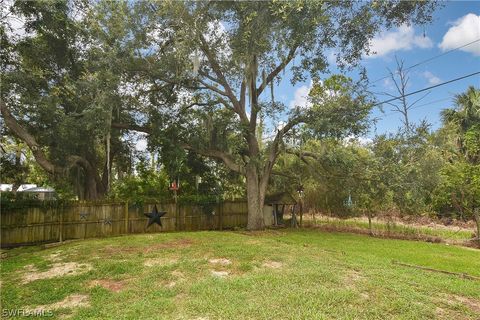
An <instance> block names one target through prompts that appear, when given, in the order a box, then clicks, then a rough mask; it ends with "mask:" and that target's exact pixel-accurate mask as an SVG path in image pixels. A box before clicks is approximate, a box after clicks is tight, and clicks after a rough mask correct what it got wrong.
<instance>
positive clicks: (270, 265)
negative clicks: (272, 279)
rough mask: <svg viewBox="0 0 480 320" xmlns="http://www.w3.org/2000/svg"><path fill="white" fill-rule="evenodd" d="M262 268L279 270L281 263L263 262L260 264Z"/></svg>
mask: <svg viewBox="0 0 480 320" xmlns="http://www.w3.org/2000/svg"><path fill="white" fill-rule="evenodd" d="M262 267H265V268H269V269H281V268H282V267H283V263H281V262H278V261H270V260H269V261H265V262H264V263H263V264H262Z"/></svg>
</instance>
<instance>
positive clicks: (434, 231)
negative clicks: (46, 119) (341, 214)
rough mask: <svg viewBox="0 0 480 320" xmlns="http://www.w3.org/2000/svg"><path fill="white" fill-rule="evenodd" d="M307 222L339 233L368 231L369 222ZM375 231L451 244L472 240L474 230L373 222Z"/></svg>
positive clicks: (329, 219) (327, 219)
mask: <svg viewBox="0 0 480 320" xmlns="http://www.w3.org/2000/svg"><path fill="white" fill-rule="evenodd" d="M307 218H309V219H308V220H307V224H309V225H317V226H327V227H331V228H336V229H338V230H339V231H341V230H342V229H345V228H354V229H359V230H364V231H366V230H368V221H366V220H365V219H366V218H363V219H356V218H350V219H339V218H332V217H325V216H320V217H316V219H315V222H313V221H312V219H311V218H310V217H307ZM372 227H373V231H374V232H376V233H382V234H385V233H387V232H391V233H392V234H396V235H399V236H405V237H409V236H411V237H419V238H421V237H437V238H440V239H443V240H446V241H450V242H464V241H467V240H470V239H471V238H472V234H473V233H474V230H473V229H472V230H465V229H464V228H458V227H443V226H438V225H437V226H436V227H432V226H420V225H408V224H402V223H390V224H388V223H386V222H385V221H378V220H374V221H372Z"/></svg>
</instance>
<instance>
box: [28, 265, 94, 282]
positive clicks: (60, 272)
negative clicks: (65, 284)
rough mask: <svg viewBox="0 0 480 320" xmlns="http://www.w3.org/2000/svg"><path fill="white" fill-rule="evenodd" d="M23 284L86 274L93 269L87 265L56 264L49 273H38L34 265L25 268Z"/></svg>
mask: <svg viewBox="0 0 480 320" xmlns="http://www.w3.org/2000/svg"><path fill="white" fill-rule="evenodd" d="M24 269H25V271H24V274H23V277H22V278H23V279H22V283H23V284H26V283H29V282H32V281H35V280H39V279H51V278H56V277H64V276H73V275H77V274H81V273H85V272H87V271H90V270H91V269H92V266H91V265H90V264H87V263H76V262H67V263H54V264H53V265H52V267H51V268H50V269H49V270H47V271H43V272H42V271H38V270H37V268H35V267H34V266H33V265H28V266H25V268H24Z"/></svg>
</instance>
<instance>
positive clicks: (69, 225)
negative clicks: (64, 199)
mask: <svg viewBox="0 0 480 320" xmlns="http://www.w3.org/2000/svg"><path fill="white" fill-rule="evenodd" d="M153 205H154V204H145V205H143V206H133V205H129V204H128V203H125V202H124V203H98V202H97V203H86V202H78V203H74V204H69V205H63V206H61V205H59V206H55V207H28V208H22V209H12V210H2V212H1V247H2V248H6V247H14V246H21V245H29V244H39V243H48V242H57V241H63V240H68V239H86V238H100V237H109V236H116V235H121V234H129V233H155V232H165V231H183V230H185V231H189V230H221V229H223V228H227V229H228V228H234V227H245V226H246V224H247V203H246V202H223V203H219V204H217V205H215V206H214V207H213V212H205V211H206V210H204V208H202V207H200V206H194V205H193V206H192V205H181V204H175V203H157V204H156V205H157V208H158V211H166V212H167V214H165V215H164V216H162V218H161V222H162V226H159V225H157V224H153V225H151V226H150V227H148V228H147V223H148V217H146V216H145V213H148V212H151V211H152V209H153ZM208 211H210V210H208Z"/></svg>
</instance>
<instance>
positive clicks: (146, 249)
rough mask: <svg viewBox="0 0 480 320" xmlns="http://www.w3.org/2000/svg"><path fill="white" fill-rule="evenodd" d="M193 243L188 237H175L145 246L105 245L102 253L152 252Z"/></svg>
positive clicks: (183, 246)
mask: <svg viewBox="0 0 480 320" xmlns="http://www.w3.org/2000/svg"><path fill="white" fill-rule="evenodd" d="M194 243H195V242H194V241H193V240H190V239H176V240H171V241H166V242H162V243H157V244H152V245H145V246H135V247H126V246H107V247H105V248H104V249H103V253H105V254H107V255H115V254H122V253H152V252H157V251H159V250H161V249H171V248H187V247H189V246H191V245H192V244H194Z"/></svg>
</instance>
